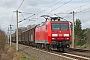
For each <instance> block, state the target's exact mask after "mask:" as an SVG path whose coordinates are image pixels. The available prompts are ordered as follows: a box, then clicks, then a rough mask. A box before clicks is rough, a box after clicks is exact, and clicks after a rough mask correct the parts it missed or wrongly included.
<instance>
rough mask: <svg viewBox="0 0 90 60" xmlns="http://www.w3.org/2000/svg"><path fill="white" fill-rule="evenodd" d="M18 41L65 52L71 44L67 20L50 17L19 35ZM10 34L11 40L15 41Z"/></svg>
mask: <svg viewBox="0 0 90 60" xmlns="http://www.w3.org/2000/svg"><path fill="white" fill-rule="evenodd" d="M18 36H19V39H18V40H19V43H21V44H26V45H31V46H35V47H38V48H44V49H47V50H58V51H63V52H66V51H67V50H68V48H69V47H70V44H71V27H70V22H69V21H60V17H50V19H48V20H47V19H46V21H45V22H43V23H42V24H39V25H36V26H34V27H32V28H30V29H28V30H26V31H23V32H22V33H20V34H19V35H18ZM15 38H16V36H15V35H14V36H12V42H15V41H16V39H15Z"/></svg>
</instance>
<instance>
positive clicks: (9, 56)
mask: <svg viewBox="0 0 90 60" xmlns="http://www.w3.org/2000/svg"><path fill="white" fill-rule="evenodd" d="M22 56H23V55H22V53H20V52H17V51H16V50H15V49H14V48H13V47H10V46H9V45H8V44H6V46H5V51H4V52H2V53H1V60H21V57H22Z"/></svg>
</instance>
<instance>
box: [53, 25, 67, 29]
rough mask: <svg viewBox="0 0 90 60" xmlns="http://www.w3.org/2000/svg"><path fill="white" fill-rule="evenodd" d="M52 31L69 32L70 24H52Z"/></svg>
mask: <svg viewBox="0 0 90 60" xmlns="http://www.w3.org/2000/svg"><path fill="white" fill-rule="evenodd" d="M52 30H68V24H52Z"/></svg>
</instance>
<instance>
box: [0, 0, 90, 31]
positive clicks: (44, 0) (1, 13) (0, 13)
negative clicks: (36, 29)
mask: <svg viewBox="0 0 90 60" xmlns="http://www.w3.org/2000/svg"><path fill="white" fill-rule="evenodd" d="M0 2H1V3H0V27H1V28H2V29H3V30H5V31H7V30H8V27H9V25H10V24H12V25H13V29H15V28H16V12H14V11H16V10H17V9H18V8H19V6H20V4H21V2H22V0H1V1H0ZM18 10H19V11H20V12H26V13H33V14H35V16H32V15H33V14H25V13H22V14H21V13H19V21H20V20H23V19H24V18H27V17H29V16H32V17H30V18H29V19H34V18H38V19H34V20H36V21H29V20H26V21H23V22H21V23H19V27H23V26H27V25H30V24H31V25H32V24H39V23H41V22H43V21H45V19H43V18H41V17H40V16H41V15H45V14H47V15H50V16H52V15H54V14H57V13H62V12H63V13H70V12H72V11H75V12H80V11H81V12H80V13H77V14H75V20H76V18H78V19H80V20H81V23H82V29H85V28H90V0H24V2H23V4H22V5H21V7H20V8H19V9H18ZM57 15H58V16H61V17H63V18H65V19H67V20H69V21H72V15H71V14H57ZM12 17H13V18H12Z"/></svg>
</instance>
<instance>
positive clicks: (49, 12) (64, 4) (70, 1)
mask: <svg viewBox="0 0 90 60" xmlns="http://www.w3.org/2000/svg"><path fill="white" fill-rule="evenodd" d="M71 1H72V0H69V1H67V2H65V3H64V4H63V5H60V6H59V7H57V8H55V9H54V10H52V11H51V12H53V11H55V10H57V9H59V8H60V7H62V6H64V5H66V4H68V3H70V2H71ZM51 12H49V13H51ZM49 13H47V14H49Z"/></svg>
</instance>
